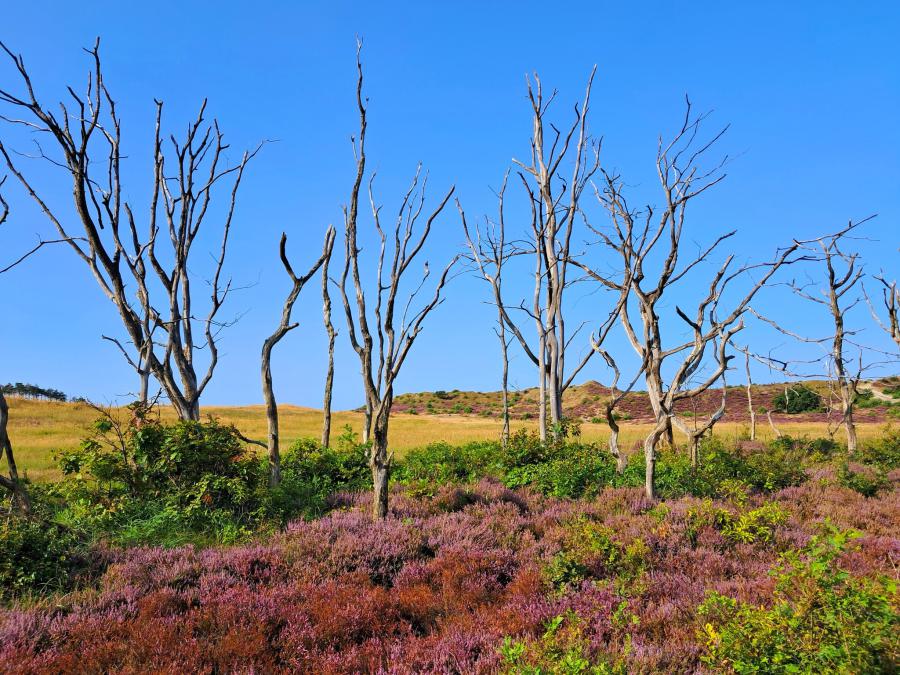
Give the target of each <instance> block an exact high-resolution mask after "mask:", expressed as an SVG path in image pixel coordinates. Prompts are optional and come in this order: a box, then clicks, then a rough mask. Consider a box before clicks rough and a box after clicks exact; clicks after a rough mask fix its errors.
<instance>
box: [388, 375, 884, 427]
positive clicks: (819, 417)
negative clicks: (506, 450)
mask: <svg viewBox="0 0 900 675" xmlns="http://www.w3.org/2000/svg"><path fill="white" fill-rule="evenodd" d="M791 384H792V383H787V384H785V383H779V384H763V385H754V386H753V387H752V389H751V397H752V400H753V408H754V410H756V411H757V412H762V411H764V410H774V409H775V405H774V403H773V399H774V398H775V397H776V396H777V395H778V394H779V393H781V392H783V391H784V389H785V388H786V387H788V386H791ZM804 384H805V385H806V386H808V387H809V388H811V389H813V390H815V391H816V392H817V393H818V394H819V395H820V396H821V397H822V402H823V404H824V405H825V406H826V407H828V408H829V410H826V411H822V412H809V413H802V414H797V415H782V414H779V413H774V414H773V419H774V420H775V421H776V423H778V422H791V423H797V422H806V423H815V422H819V423H823V424H824V423H827V422H829V421H832V422H835V421H837V420H839V415H838V414H837V409H838V408H839V405H840V402H839V400H838V399H836V398H835V397H834V395H832V394H831V393H830V392H829V387H828V383H827V382H823V381H809V382H805V383H804ZM867 387H869V388H870V389H871V390H872V392H873V394H865V393H864V397H865V400H863V401H862V402H861V404H860V405H859V408H858V411H857V418H858V420H859V421H860V422H863V423H865V422H874V423H884V422H886V421H888V420H890V419H892V418H893V419H898V418H900V378H897V377H893V378H885V379H884V380H879V381H876V382H872V383H867ZM609 393H610V390H609V389H608V388H607V387H604V386H603V385H601V384H600V383H598V382H593V381H591V382H585V383H584V384H581V385H575V386H572V387H569V389H568V390H567V391H566V394H565V397H564V399H563V407H564V409H565V412H566V415H567V416H568V417H570V418H572V419H577V420H581V421H582V422H590V421H592V420H594V419H598V418H602V416H603V404H604V400H605V399H606V398H607V397H608V396H609ZM537 400H538V390H537V388H536V387H535V388H532V389H521V390H518V391H511V392H510V416H511V418H512V419H514V420H529V419H532V418H534V417H536V416H537V407H538V404H537ZM721 401H722V390H721V388H719V389H710V390H708V391H706V392H704V393H702V394H700V395H699V396H696V397H694V398H692V399H688V400H685V401H680V402H679V403H678V404H676V406H675V410H676V412H678V413H679V414H681V415H684V416H685V417H692V416H695V415H696V416H702V415H707V414H710V413H712V412H713V411H715V410H717V409H718V407H719V405H720V403H721ZM894 401H895V402H894ZM501 408H502V403H501V393H500V392H499V391H494V392H477V391H459V390H456V389H454V390H453V391H435V392H421V393H415V394H403V395H401V396H398V397H397V398H396V400H395V401H394V411H395V412H402V413H409V414H414V415H415V414H418V415H454V416H468V417H487V418H490V417H498V416H499V415H500V414H501ZM617 411H618V413H619V415H620V416H621V418H622V419H623V420H626V421H632V422H634V423H648V424H649V423H650V422H652V420H653V414H652V410H651V408H650V401H649V399H648V397H647V394H646V392H640V391H636V392H633V393H632V394H630V395H629V396H628V397H627V398H626V399H625V400H624V401H623V402H622V403H621V404H620V405H619V407H618V408H617ZM749 419H750V413H749V409H748V405H747V393H746V389H745V387H743V386H733V387H728V390H727V392H726V414H725V418H724V421H725V422H743V423H747V422H748V421H749ZM601 421H602V420H601Z"/></svg>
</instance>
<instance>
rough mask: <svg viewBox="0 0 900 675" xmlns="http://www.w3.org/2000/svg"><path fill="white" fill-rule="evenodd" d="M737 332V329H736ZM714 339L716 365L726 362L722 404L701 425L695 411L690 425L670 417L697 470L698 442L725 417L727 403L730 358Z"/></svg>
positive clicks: (713, 349) (693, 400)
mask: <svg viewBox="0 0 900 675" xmlns="http://www.w3.org/2000/svg"><path fill="white" fill-rule="evenodd" d="M738 330H739V329H738ZM715 342H716V340H715V338H714V339H713V344H712V351H713V353H714V354H715V357H716V364H717V365H719V359H725V360H726V367H725V368H722V369H721V371H722V372H721V383H722V402H721V403H720V404H719V407H718V408H716V409H715V410H714V411H713V412H712V413H710V415H709V417H707V418H706V419H705V420H704V421H703V423H698V417H697V411H696V409H695V410H694V415H693V416H692V417H691V421H692V422H693V424H692V425H689V424H687V423H686V422H685V421H684V420H683V419H681V418H680V417H678V415H675V414H673V415H672V423H673V424H674V426H675V427H676V428H677V429H678V430H679V431H680V432H681V433H683V434H684V435H685V436H687V437H688V444H689V447H690V458H691V468H692V469H695V470H696V469H697V468H699V466H700V441H702V440H703V437H704V436H706V434H707V433H710V432H711V431H712V429H713V427H714V426H715V425H716V424H718V422H719V420H721V419H722V418H723V417H724V416H725V409H726V405H727V403H728V383H727V381H726V377H725V376H726V373H727V372H728V368H727V361H728V359H730V358H731V357H730V356H726V355H725V349H721V350H719V349H717V347H716V344H715ZM722 346H723V347H727V345H722ZM690 401H691V402H695V401H696V399H695V398H691V399H690ZM673 412H674V411H673Z"/></svg>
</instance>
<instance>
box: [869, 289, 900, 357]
mask: <svg viewBox="0 0 900 675" xmlns="http://www.w3.org/2000/svg"><path fill="white" fill-rule="evenodd" d="M875 279H876V281H878V282H879V283H880V284H881V286H882V288H881V301H882V303H883V304H884V311H885V315H886V316H885V319H884V320H882V319H881V317H880V316H879V315H878V311H877V310H876V309H875V307H874V305H873V304H872V302H871V300H870V299H869V298H868V296H866V301H867V302H868V304H869V309H870V310H871V312H872V316H873V317H874V318H875V321H876V322H877V323H878V325H879V326H881V327H882V328H883V329H884V330H885V332H886V333H887V334H888V335H890V336H891V339H892V340H893V341H894V342H895V343H896V344H897V347H898V348H900V287H898V286H897V282H896V281H888V280H887V279H885V278H884V276H876V277H875ZM863 290H864V291H865V289H863Z"/></svg>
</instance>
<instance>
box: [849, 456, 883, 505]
mask: <svg viewBox="0 0 900 675" xmlns="http://www.w3.org/2000/svg"><path fill="white" fill-rule="evenodd" d="M838 482H839V483H840V484H841V485H842V486H843V487H845V488H849V489H851V490H854V491H855V492H858V493H859V494H861V495H863V496H864V497H874V496H875V495H877V494H878V493H879V492H880V491H881V490H884V489H886V488H888V487H890V481H889V480H888V479H887V477H886V476H885V475H884V473H883V472H881V471H878V470H877V469H872V468H869V469H868V472H861V471H853V470H852V469H851V468H850V465H849V463H848V462H846V461H844V462H843V463H841V465H840V466H839V467H838Z"/></svg>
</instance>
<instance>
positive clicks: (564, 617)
mask: <svg viewBox="0 0 900 675" xmlns="http://www.w3.org/2000/svg"><path fill="white" fill-rule="evenodd" d="M636 624H637V616H636V615H634V614H633V613H632V612H629V611H628V609H627V603H625V602H623V603H622V604H621V605H620V606H619V609H618V610H617V611H616V613H615V615H614V616H613V631H614V634H615V636H616V637H617V638H619V640H618V641H620V642H621V643H622V644H624V649H621V650H615V649H609V652H610V653H607V654H592V653H591V645H590V643H589V641H588V639H587V637H586V636H585V635H584V632H585V620H584V619H583V618H581V617H580V616H579V615H578V614H577V613H576V612H575V611H573V610H571V609H570V610H568V611H566V612H565V614H560V615H558V616H555V617H554V618H552V619H550V620H549V621H548V622H547V623H546V625H545V630H544V633H543V635H541V637H540V638H538V639H519V640H513V639H512V638H511V637H506V638H504V640H503V645H502V646H501V647H500V657H501V672H502V673H505V674H508V675H512V674H515V675H582V674H584V675H587V674H593V675H619V674H622V675H624V673H627V672H628V669H627V665H626V659H627V657H628V655H629V654H630V652H631V636H630V634H628V632H627V630H628V629H629V628H631V627H632V626H634V625H636Z"/></svg>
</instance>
